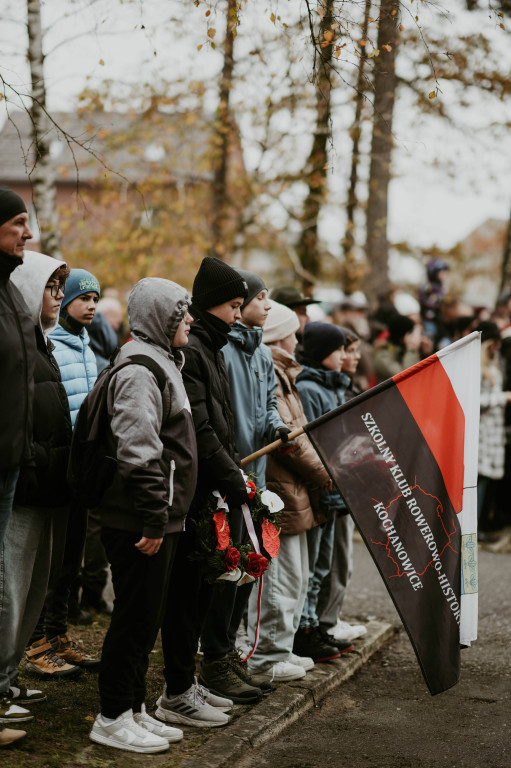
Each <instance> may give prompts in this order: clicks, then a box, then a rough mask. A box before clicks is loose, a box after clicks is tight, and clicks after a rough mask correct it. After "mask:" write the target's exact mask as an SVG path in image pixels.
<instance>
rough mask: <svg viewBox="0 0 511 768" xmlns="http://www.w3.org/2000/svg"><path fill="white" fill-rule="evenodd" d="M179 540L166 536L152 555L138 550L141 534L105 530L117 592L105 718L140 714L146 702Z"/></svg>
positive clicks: (104, 671) (102, 687)
mask: <svg viewBox="0 0 511 768" xmlns="http://www.w3.org/2000/svg"><path fill="white" fill-rule="evenodd" d="M179 537H180V534H179V533H170V534H167V535H166V536H164V538H163V541H162V545H161V547H160V549H159V551H158V552H157V554H156V555H151V556H148V555H144V554H142V553H141V552H140V551H139V550H138V549H137V548H136V547H135V544H136V543H137V542H138V541H139V540H140V538H141V536H140V534H138V533H133V532H131V531H120V530H116V529H114V528H103V530H102V533H101V539H102V542H103V546H104V547H105V551H106V554H107V557H108V560H109V561H110V564H111V568H112V582H113V587H114V593H115V601H114V610H113V613H112V618H111V621H110V627H109V628H108V631H107V633H106V636H105V640H104V642H103V651H102V654H101V668H100V672H99V679H98V684H99V695H100V698H101V713H102V714H103V715H104V716H105V717H110V718H116V717H118V716H119V715H121V714H122V713H123V712H126V711H127V710H128V709H133V711H134V712H140V708H141V705H142V704H143V703H144V701H145V695H146V686H145V676H146V672H147V667H148V665H149V654H150V652H151V651H152V649H153V647H154V643H155V641H156V637H157V635H158V630H159V628H160V625H161V621H162V617H163V610H164V607H165V602H166V599H167V590H168V586H169V575H170V570H171V567H172V561H173V558H174V554H175V551H176V547H177V543H178V540H179Z"/></svg>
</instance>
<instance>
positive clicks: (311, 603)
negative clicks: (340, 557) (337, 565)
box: [300, 510, 335, 629]
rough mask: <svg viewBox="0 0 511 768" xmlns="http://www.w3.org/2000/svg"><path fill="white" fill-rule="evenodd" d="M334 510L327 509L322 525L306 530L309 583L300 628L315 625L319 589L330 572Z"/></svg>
mask: <svg viewBox="0 0 511 768" xmlns="http://www.w3.org/2000/svg"><path fill="white" fill-rule="evenodd" d="M334 532H335V511H334V510H329V512H328V519H327V521H326V523H325V524H324V525H320V526H318V527H317V528H312V529H311V530H310V531H307V548H308V550H309V583H308V587H307V595H306V597H305V603H304V606H303V611H302V615H301V617H300V629H306V628H307V627H317V626H318V625H319V618H318V613H317V610H318V599H319V591H320V589H321V585H322V583H323V580H324V579H325V577H326V576H327V575H328V574H329V573H330V569H331V567H332V557H333V552H334Z"/></svg>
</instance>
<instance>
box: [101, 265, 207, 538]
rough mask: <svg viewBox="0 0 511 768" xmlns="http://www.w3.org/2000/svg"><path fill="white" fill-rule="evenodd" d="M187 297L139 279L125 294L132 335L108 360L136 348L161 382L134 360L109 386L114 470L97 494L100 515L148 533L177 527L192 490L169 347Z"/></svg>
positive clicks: (190, 432) (176, 360)
mask: <svg viewBox="0 0 511 768" xmlns="http://www.w3.org/2000/svg"><path fill="white" fill-rule="evenodd" d="M188 300H189V299H188V294H187V293H186V291H185V290H184V288H181V286H179V285H177V284H176V283H173V282H171V281H170V280H163V279H162V278H156V277H154V278H144V279H143V280H141V281H140V282H138V283H137V284H136V285H135V287H134V288H133V290H132V291H131V293H130V295H129V298H128V318H129V322H130V328H131V336H132V341H130V342H128V343H127V344H125V345H124V346H123V347H122V348H121V350H120V352H119V355H118V356H117V358H116V360H115V362H119V361H121V360H124V359H125V358H126V357H129V356H132V355H135V354H136V355H146V356H148V357H151V358H152V359H153V360H154V361H156V362H157V363H158V365H159V366H160V367H161V369H162V371H163V372H164V374H165V377H166V379H167V386H166V388H165V389H164V391H163V392H161V391H160V388H159V386H158V382H157V380H156V378H155V376H154V374H153V373H152V372H151V371H150V370H149V369H148V368H145V367H144V366H141V365H129V366H126V367H124V368H122V369H121V370H120V371H119V373H117V374H116V375H115V376H114V377H113V378H112V381H111V382H110V385H109V391H108V412H109V415H110V417H111V421H110V427H111V430H112V434H113V437H114V439H115V441H116V458H117V472H116V476H115V478H114V481H113V483H112V485H111V486H110V488H109V489H108V490H107V491H106V493H105V494H104V496H103V498H102V500H101V504H100V514H101V521H102V524H103V525H105V526H108V527H112V528H120V529H123V530H133V531H139V532H140V533H141V535H143V536H147V537H148V538H160V537H161V536H162V535H163V534H164V533H175V532H177V531H181V530H184V520H185V517H186V514H187V512H188V509H189V506H190V502H191V500H192V498H193V494H194V491H195V485H196V479H197V446H196V441H195V430H194V426H193V421H192V416H191V412H190V405H189V402H188V397H187V394H186V391H185V388H184V386H183V381H182V378H181V373H180V368H181V366H182V354H181V352H179V351H177V350H173V349H172V347H171V341H172V340H173V338H174V335H175V333H176V330H177V328H178V326H179V324H180V322H181V320H182V318H183V315H184V312H185V311H186V309H187V307H188Z"/></svg>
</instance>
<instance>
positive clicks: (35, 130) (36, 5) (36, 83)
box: [27, 0, 61, 258]
mask: <svg viewBox="0 0 511 768" xmlns="http://www.w3.org/2000/svg"><path fill="white" fill-rule="evenodd" d="M27 30H28V60H29V64H30V79H31V97H32V104H31V106H30V110H29V111H30V116H31V120H32V136H33V146H34V152H35V162H34V166H33V168H32V171H31V172H30V181H31V183H32V189H33V203H34V208H35V210H36V215H37V222H38V225H39V231H40V236H41V250H42V252H43V253H46V254H48V255H49V256H54V257H55V258H60V257H61V253H60V247H61V246H60V230H59V222H58V214H57V208H56V192H55V190H56V187H55V171H54V169H53V166H52V162H51V155H50V136H51V128H52V127H53V126H52V123H51V121H50V119H49V116H48V112H47V109H46V85H45V80H44V54H43V30H42V25H41V6H40V2H39V0H27Z"/></svg>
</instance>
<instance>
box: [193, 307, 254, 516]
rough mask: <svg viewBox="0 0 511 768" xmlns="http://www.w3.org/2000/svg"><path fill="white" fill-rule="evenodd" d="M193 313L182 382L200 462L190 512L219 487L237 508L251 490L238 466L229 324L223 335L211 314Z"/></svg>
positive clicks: (229, 501) (228, 501) (232, 505)
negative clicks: (227, 356) (225, 351)
mask: <svg viewBox="0 0 511 768" xmlns="http://www.w3.org/2000/svg"><path fill="white" fill-rule="evenodd" d="M191 311H192V314H194V317H196V318H197V319H196V320H195V321H194V322H193V323H192V325H191V329H190V336H189V340H188V345H187V346H186V347H184V349H183V352H184V356H185V364H184V367H183V381H184V385H185V387H186V392H187V394H188V398H189V400H190V406H191V409H192V417H193V421H194V424H195V432H196V435H197V452H198V460H199V473H198V482H197V492H196V494H195V498H194V501H193V503H192V508H191V512H192V511H193V510H194V509H196V508H198V506H199V505H200V503H201V500H203V499H204V496H205V495H206V494H208V493H210V492H211V491H213V490H215V489H218V490H219V491H220V493H222V494H223V495H226V496H227V503H228V504H229V506H231V507H239V506H240V505H241V504H243V503H244V502H246V500H247V491H246V486H245V481H244V480H243V477H242V475H241V472H240V469H239V466H238V463H239V457H238V454H237V452H236V446H235V433H234V419H233V415H232V410H231V403H230V392H229V379H228V376H227V371H226V368H225V363H224V358H223V355H222V351H221V347H222V346H224V345H225V344H226V343H227V331H228V330H229V327H228V326H227V325H226V329H227V331H226V333H225V337H224V336H223V334H220V333H218V332H217V331H215V329H213V328H212V327H211V326H210V323H209V318H208V313H207V312H205V313H200V316H198V315H199V313H198V312H197V311H196V310H195V308H194V307H193V305H192V308H191ZM224 339H225V340H224Z"/></svg>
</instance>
